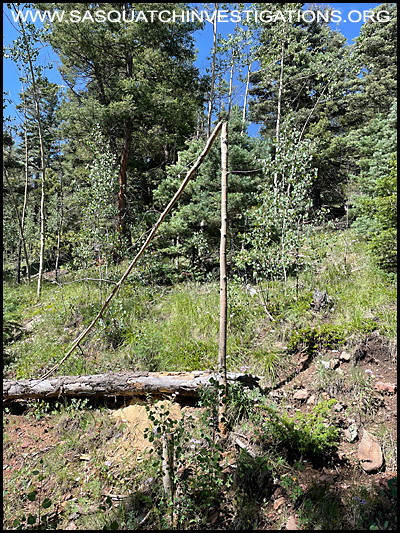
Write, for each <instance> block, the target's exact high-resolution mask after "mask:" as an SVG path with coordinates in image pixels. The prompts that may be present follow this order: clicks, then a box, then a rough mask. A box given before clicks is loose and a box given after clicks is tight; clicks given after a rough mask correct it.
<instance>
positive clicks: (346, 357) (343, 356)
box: [339, 352, 351, 363]
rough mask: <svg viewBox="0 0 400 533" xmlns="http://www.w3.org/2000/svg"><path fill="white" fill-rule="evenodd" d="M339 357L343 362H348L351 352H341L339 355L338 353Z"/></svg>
mask: <svg viewBox="0 0 400 533" xmlns="http://www.w3.org/2000/svg"><path fill="white" fill-rule="evenodd" d="M339 359H340V360H341V361H344V362H345V363H348V362H349V361H350V359H351V354H349V353H348V352H342V353H341V354H340V355H339Z"/></svg>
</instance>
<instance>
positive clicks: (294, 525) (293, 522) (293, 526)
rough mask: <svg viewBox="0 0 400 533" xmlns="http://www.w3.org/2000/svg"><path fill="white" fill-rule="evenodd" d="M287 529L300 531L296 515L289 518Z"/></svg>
mask: <svg viewBox="0 0 400 533" xmlns="http://www.w3.org/2000/svg"><path fill="white" fill-rule="evenodd" d="M285 529H292V530H294V529H299V528H298V526H297V523H296V517H295V515H293V514H292V515H291V516H289V518H288V521H287V522H286V528H285Z"/></svg>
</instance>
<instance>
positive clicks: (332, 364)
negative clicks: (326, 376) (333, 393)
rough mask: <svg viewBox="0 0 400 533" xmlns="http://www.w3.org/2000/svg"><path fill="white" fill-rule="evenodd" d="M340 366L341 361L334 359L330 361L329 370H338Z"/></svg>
mask: <svg viewBox="0 0 400 533" xmlns="http://www.w3.org/2000/svg"><path fill="white" fill-rule="evenodd" d="M339 365H340V361H339V359H336V358H333V359H331V360H330V361H329V368H337V367H338V366H339Z"/></svg>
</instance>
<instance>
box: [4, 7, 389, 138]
mask: <svg viewBox="0 0 400 533" xmlns="http://www.w3.org/2000/svg"><path fill="white" fill-rule="evenodd" d="M380 4H381V3H330V4H329V5H330V6H331V7H333V8H334V9H335V10H337V11H338V12H340V17H341V22H339V23H338V24H335V23H331V25H332V27H333V28H334V29H338V30H339V31H340V32H341V33H342V34H343V35H344V36H345V37H346V38H347V41H348V43H349V44H351V43H352V41H353V40H354V38H355V37H357V36H358V35H359V32H360V28H361V26H362V24H363V20H360V21H358V22H356V21H357V19H358V18H359V15H358V13H361V15H362V14H363V12H364V10H365V11H366V10H370V9H373V8H374V7H376V6H379V5H380ZM193 5H195V4H193ZM247 6H250V4H247ZM306 6H307V4H306ZM350 12H353V13H352V14H351V13H350ZM350 18H351V19H352V20H353V21H354V22H352V21H350V20H349V19H350ZM10 19H11V22H12V23H13V19H12V17H11V13H10V10H9V9H8V8H7V6H6V4H3V37H4V39H3V45H8V44H11V43H12V41H13V39H15V38H16V36H17V32H16V30H15V29H14V28H13V24H14V23H13V24H12V23H11V22H10ZM14 26H15V24H14ZM233 27H234V23H233V22H229V21H227V22H220V23H219V24H218V32H219V33H221V34H222V35H223V36H226V35H227V34H228V33H229V32H231V31H232V30H233ZM195 36H196V46H197V48H198V58H197V66H198V68H199V69H200V73H201V74H204V73H205V69H206V68H209V66H210V61H209V59H207V58H209V57H210V55H211V49H212V43H213V32H212V25H211V24H210V23H206V25H205V28H204V29H203V30H202V31H199V32H197V34H195ZM57 60H58V58H57V56H56V55H55V54H54V53H53V52H52V50H51V48H50V47H45V48H43V49H42V50H41V53H40V62H41V64H42V65H44V66H47V67H48V66H49V65H50V64H53V65H54V68H53V69H52V70H48V71H47V76H48V78H49V80H50V81H52V82H55V83H59V84H63V81H62V78H61V76H60V74H59V72H58V70H57V68H56V66H57ZM19 75H20V74H19V72H18V69H17V67H16V66H15V65H14V64H13V62H12V61H10V60H9V59H3V80H4V81H3V91H6V92H9V97H10V98H12V99H13V100H14V101H15V102H18V101H19V98H18V92H19V91H20V90H21V83H20V81H19ZM4 116H5V117H6V116H15V110H14V109H13V106H8V107H7V108H6V110H5V111H4ZM16 119H17V120H18V117H16ZM257 132H258V126H256V125H251V126H250V128H249V133H250V134H251V135H256V134H257Z"/></svg>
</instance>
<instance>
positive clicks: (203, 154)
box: [40, 121, 222, 379]
mask: <svg viewBox="0 0 400 533" xmlns="http://www.w3.org/2000/svg"><path fill="white" fill-rule="evenodd" d="M221 127H222V121H220V122H218V124H217V125H216V126H215V128H214V131H213V132H212V134H211V135H210V137H209V138H208V141H207V143H206V145H205V147H204V150H203V151H202V152H201V154H200V156H199V158H198V159H197V161H196V162H195V163H194V165H193V166H192V168H191V169H190V170H189V171H188V173H187V174H186V177H185V179H184V180H183V182H182V183H181V186H180V187H179V189H178V190H177V191H176V193H175V195H174V197H173V198H172V200H171V201H170V202H169V204H168V205H167V207H166V208H165V210H164V211H163V213H162V214H161V215H160V218H159V219H158V221H157V222H156V224H155V225H154V226H153V229H152V230H151V232H150V234H149V236H148V237H147V239H146V241H145V242H144V244H143V246H142V247H141V248H140V250H139V252H138V253H137V254H136V257H135V258H134V259H133V261H132V262H131V264H130V265H129V267H128V269H127V270H126V272H125V274H124V275H123V276H122V278H121V279H120V280H119V282H118V283H117V284H116V285H115V287H114V288H113V290H112V291H111V293H110V294H109V296H108V297H107V299H106V301H105V302H104V304H103V307H102V308H101V309H100V311H99V313H98V314H97V315H96V317H95V318H94V319H93V321H92V322H91V324H90V325H89V326H88V327H87V328H86V329H85V331H83V332H82V333H81V334H80V335H79V337H78V338H77V339H76V340H75V341H74V343H73V345H72V346H71V348H70V349H69V350H68V352H67V353H66V354H65V355H64V357H63V358H62V359H61V361H59V362H58V363H57V364H55V365H54V366H53V368H51V369H50V370H49V371H48V372H46V374H44V375H43V376H42V377H41V378H40V379H45V378H47V377H48V376H50V375H51V374H52V373H53V372H54V371H55V370H56V369H57V368H58V367H59V366H61V365H62V363H64V361H65V360H66V359H67V358H68V357H69V356H70V355H71V354H72V352H73V351H74V350H75V348H76V347H77V346H78V344H79V343H80V342H81V341H82V340H83V339H84V338H85V337H86V335H87V334H88V333H89V331H90V330H91V329H92V328H93V326H94V325H95V324H96V322H97V321H98V320H99V318H100V317H101V315H102V314H103V313H104V310H105V309H106V307H107V306H108V304H109V303H110V301H111V300H112V299H113V297H114V296H115V294H116V293H117V292H118V290H119V289H120V287H121V285H122V284H123V282H124V281H125V280H126V278H127V277H128V276H129V274H130V272H131V270H132V268H133V267H134V266H135V265H136V263H137V262H138V260H139V258H140V257H141V255H142V254H143V252H144V251H145V249H146V248H147V247H148V245H149V244H150V242H151V240H152V239H153V237H154V235H155V233H156V231H157V230H158V228H159V226H160V225H161V223H162V221H163V220H164V219H165V217H166V216H167V215H168V213H169V212H170V211H171V208H172V206H173V205H174V204H175V202H176V201H177V200H178V198H179V197H180V195H181V194H182V192H183V191H184V189H185V187H186V185H187V184H188V183H189V181H190V179H191V177H192V176H193V174H194V173H195V172H196V170H197V169H198V168H199V166H200V165H201V164H202V162H203V160H204V158H205V157H206V155H207V154H208V152H209V151H210V148H211V146H212V143H213V142H214V140H215V138H216V137H217V135H218V133H219V131H220V129H221Z"/></svg>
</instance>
